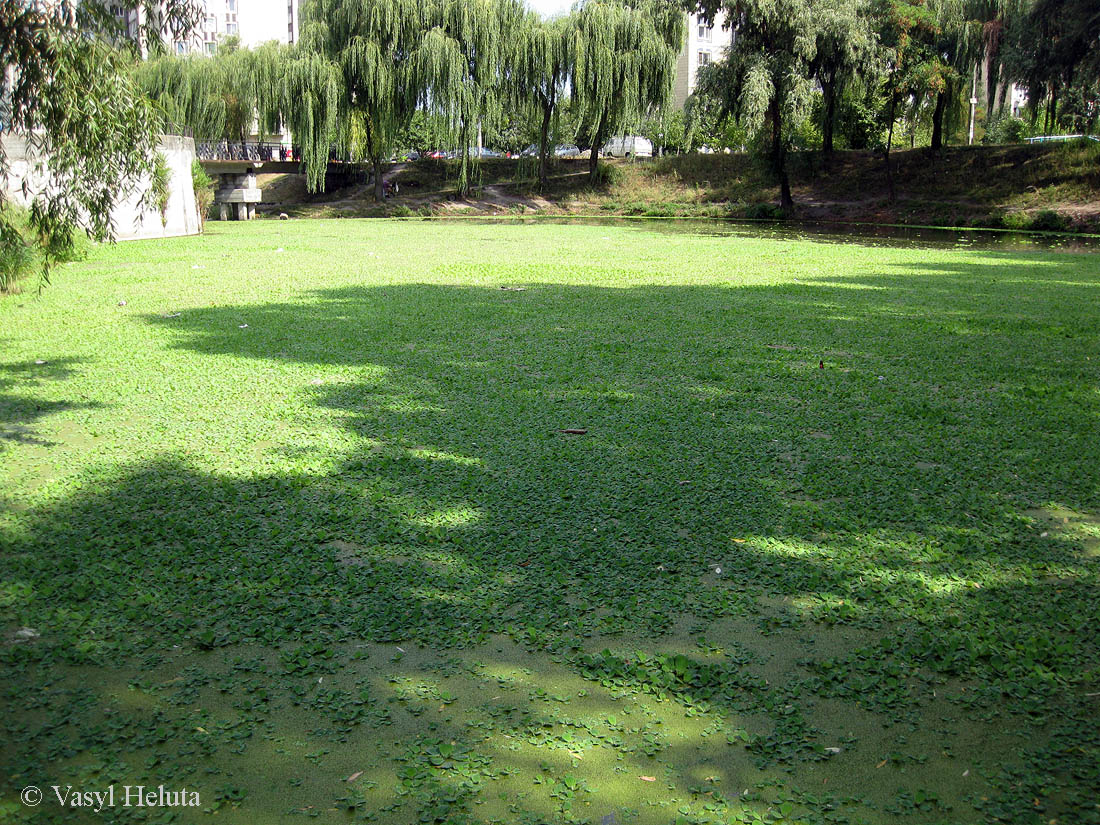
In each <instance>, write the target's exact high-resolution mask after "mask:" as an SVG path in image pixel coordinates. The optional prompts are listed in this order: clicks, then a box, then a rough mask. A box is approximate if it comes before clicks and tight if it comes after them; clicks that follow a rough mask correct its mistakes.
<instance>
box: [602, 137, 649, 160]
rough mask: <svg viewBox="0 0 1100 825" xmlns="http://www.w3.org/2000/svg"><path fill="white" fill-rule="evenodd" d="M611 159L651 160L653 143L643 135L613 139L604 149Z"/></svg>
mask: <svg viewBox="0 0 1100 825" xmlns="http://www.w3.org/2000/svg"><path fill="white" fill-rule="evenodd" d="M603 153H604V154H605V155H607V156H608V157H609V158H651V157H653V143H652V142H651V141H650V140H648V139H647V138H644V137H642V136H641V135H627V136H625V137H617V138H611V140H609V141H608V142H607V143H606V144H604V147H603Z"/></svg>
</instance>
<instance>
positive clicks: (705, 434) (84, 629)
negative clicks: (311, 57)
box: [0, 220, 1100, 825]
mask: <svg viewBox="0 0 1100 825" xmlns="http://www.w3.org/2000/svg"><path fill="white" fill-rule="evenodd" d="M1098 291H1100V262H1098V260H1097V257H1096V256H1095V255H1070V254H1054V253H1047V252H1036V253H1024V252H1009V251H1000V252H983V251H980V250H974V249H964V248H940V247H923V248H904V247H893V246H881V245H877V246H871V245H863V244H860V243H836V242H824V241H821V242H816V241H811V240H805V239H798V238H795V237H793V236H791V237H788V236H784V235H782V234H778V235H777V234H772V235H769V236H757V235H754V234H752V233H749V232H746V231H743V230H734V231H732V232H731V233H729V234H725V235H721V234H701V233H695V232H671V231H667V230H666V229H664V228H662V227H657V228H654V227H651V226H560V225H548V224H534V225H528V224H523V225H512V226H504V225H477V224H473V223H470V222H461V223H446V222H431V223H428V222H415V221H363V222H357V221H348V220H342V221H289V222H270V221H257V222H252V223H241V224H237V223H234V224H215V225H212V226H211V227H210V229H209V231H208V233H207V234H206V235H204V236H201V237H194V238H181V239H173V240H165V241H156V242H133V243H129V244H126V245H123V246H119V247H114V248H99V249H97V250H95V251H94V252H93V253H92V256H91V257H90V258H89V259H88V260H87V261H84V262H80V263H76V264H72V265H69V266H65V267H63V268H61V269H60V270H58V272H57V273H56V275H55V277H54V283H53V286H51V287H50V288H49V289H48V290H46V291H45V293H44V294H42V295H41V296H40V297H35V296H14V297H10V298H5V299H2V300H0V329H3V337H4V348H3V352H2V353H0V630H2V635H0V707H2V708H3V718H4V722H3V725H4V733H3V736H2V737H0V768H2V773H3V776H4V780H3V784H2V786H0V787H2V791H0V793H2V797H0V805H2V806H3V808H2V809H0V810H2V811H3V814H0V816H2V815H7V817H8V818H9V820H14V821H16V822H20V821H25V820H27V821H32V822H65V823H73V822H131V821H136V820H137V819H138V816H137V814H139V813H143V814H149V815H150V816H146V818H145V819H144V820H142V821H166V815H168V814H174V815H175V816H176V819H174V820H173V821H176V822H181V823H196V822H208V821H219V822H225V823H265V825H267V823H278V822H289V823H294V822H302V821H308V820H309V819H310V818H315V819H317V821H321V822H326V823H336V822H346V821H365V822H376V823H387V824H391V823H392V825H406V823H411V822H422V823H431V822H436V823H529V825H536V824H537V823H570V822H573V823H575V822H590V823H607V822H615V823H638V824H639V825H642V824H648V823H654V824H656V823H694V824H695V825H703V823H707V824H708V825H714V824H715V823H723V824H727V823H730V822H736V823H758V822H767V823H773V825H779V824H780V823H788V825H790V824H793V823H820V824H822V825H824V824H825V823H829V824H830V825H840V823H873V824H874V825H887V824H888V823H890V824H892V823H898V822H907V823H915V824H918V823H919V824H921V825H931V824H932V823H941V824H942V823H968V824H969V823H1001V822H1011V823H1013V825H1049V823H1050V822H1057V823H1063V824H1064V825H1068V823H1081V824H1082V825H1085V824H1087V823H1097V822H1100V807H1098V806H1097V799H1098V798H1100V733H1098V731H1097V727H1096V718H1097V714H1098V710H1100V699H1098V698H1097V694H1098V693H1100V644H1098V637H1097V634H1096V627H1097V626H1098V624H1100V600H1098V599H1097V592H1098V590H1097V588H1098V586H1100V556H1098V553H1100V483H1098V474H1097V467H1098V466H1100V441H1098V439H1097V438H1096V432H1097V425H1098V422H1100V391H1098V387H1100V360H1098V359H1097V352H1098V351H1100V325H1098V323H1097V321H1098V317H1097V313H1098V307H1100V302H1098V301H1097V295H1098ZM123 302H125V303H123ZM565 430H583V431H584V433H583V434H569V433H567V432H564V431H565ZM111 783H115V784H117V785H119V786H121V785H124V784H131V785H136V784H144V785H148V786H153V787H156V786H157V785H158V784H163V785H165V786H166V787H168V788H169V789H172V788H180V787H187V788H189V789H191V790H193V791H196V792H198V793H199V794H200V795H201V807H200V808H198V809H183V810H179V809H177V810H174V811H166V810H154V811H149V810H145V811H137V812H135V811H133V810H127V809H123V808H112V809H109V810H107V811H106V813H105V814H103V815H95V814H92V813H90V812H88V811H87V810H74V811H64V810H62V809H61V808H60V807H59V806H58V805H57V804H56V802H53V801H52V799H51V797H50V796H47V799H46V800H45V801H44V802H43V804H42V805H40V806H38V807H37V808H33V809H32V808H28V807H26V806H24V805H22V804H21V803H20V802H19V799H18V794H19V789H21V788H24V787H26V786H30V785H38V786H41V787H43V788H46V789H47V795H49V794H50V793H51V792H50V791H49V790H48V789H49V786H51V785H55V784H60V785H61V786H62V787H64V786H65V785H66V784H71V785H73V786H75V787H78V788H84V789H87V790H94V789H101V788H103V787H105V786H108V785H110V784H111ZM204 811H206V812H216V814H217V819H216V820H214V819H213V818H211V817H210V816H208V815H207V814H206V813H204ZM158 817H159V819H158Z"/></svg>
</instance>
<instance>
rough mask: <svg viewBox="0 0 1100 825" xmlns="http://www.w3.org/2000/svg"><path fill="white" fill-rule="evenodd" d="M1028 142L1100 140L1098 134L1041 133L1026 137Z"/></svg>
mask: <svg viewBox="0 0 1100 825" xmlns="http://www.w3.org/2000/svg"><path fill="white" fill-rule="evenodd" d="M1024 140H1026V141H1027V142H1028V143H1057V142H1061V141H1066V140H1095V141H1098V142H1100V137H1097V136H1096V135H1039V137H1029V138H1024Z"/></svg>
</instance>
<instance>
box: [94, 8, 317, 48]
mask: <svg viewBox="0 0 1100 825" xmlns="http://www.w3.org/2000/svg"><path fill="white" fill-rule="evenodd" d="M202 3H203V6H204V7H205V14H204V15H203V17H202V20H201V21H200V22H199V25H198V28H196V29H195V30H194V31H192V32H190V33H189V34H188V35H186V36H185V37H176V36H175V35H174V34H173V33H172V32H170V31H167V30H166V31H164V32H163V33H162V36H163V37H164V40H165V44H166V45H167V47H168V49H169V50H170V51H172V52H174V53H175V54H214V52H216V51H217V49H218V43H219V42H221V41H222V40H223V39H225V38H227V37H237V38H240V41H241V45H242V46H245V47H247V48H253V47H255V46H259V45H260V44H261V43H266V42H267V41H269V40H275V41H277V42H279V43H295V42H297V40H298V0H202ZM111 11H112V12H113V13H114V14H115V16H116V17H118V18H119V19H120V20H123V21H124V22H125V23H126V25H127V27H128V28H129V31H130V36H131V37H135V38H140V36H141V30H142V25H143V23H144V21H145V10H144V8H143V7H142V5H141V4H137V7H136V8H135V7H134V5H133V4H130V3H125V4H124V3H119V4H116V5H112V6H111ZM142 51H144V48H143V49H142Z"/></svg>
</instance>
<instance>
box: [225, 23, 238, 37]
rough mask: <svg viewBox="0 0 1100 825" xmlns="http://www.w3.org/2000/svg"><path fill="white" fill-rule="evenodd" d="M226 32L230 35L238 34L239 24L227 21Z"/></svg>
mask: <svg viewBox="0 0 1100 825" xmlns="http://www.w3.org/2000/svg"><path fill="white" fill-rule="evenodd" d="M225 33H226V34H229V35H233V34H236V33H237V24H236V23H226V24H225Z"/></svg>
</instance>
